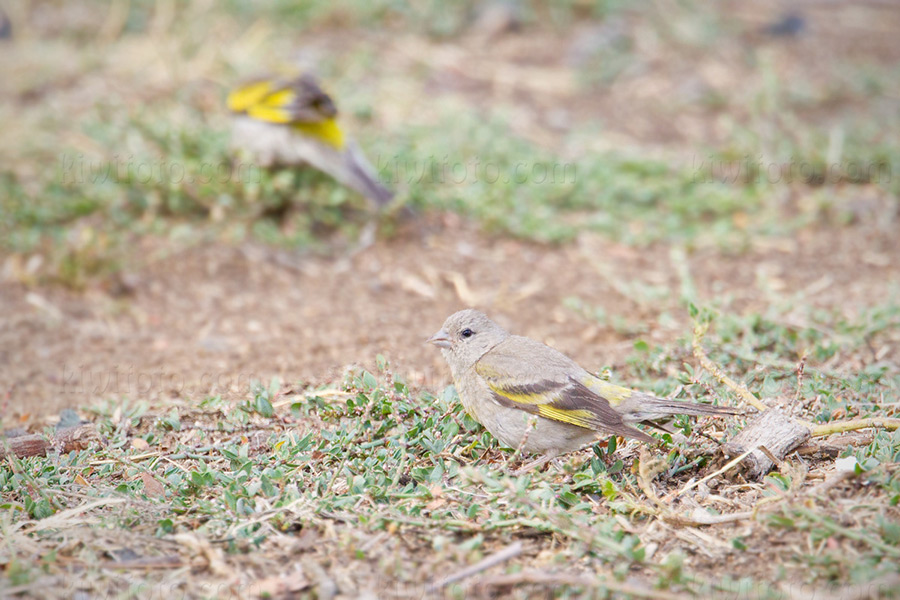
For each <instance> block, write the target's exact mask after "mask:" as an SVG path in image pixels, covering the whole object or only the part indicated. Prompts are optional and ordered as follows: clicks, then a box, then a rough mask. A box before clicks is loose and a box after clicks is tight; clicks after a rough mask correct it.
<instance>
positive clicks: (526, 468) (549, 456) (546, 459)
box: [510, 452, 559, 477]
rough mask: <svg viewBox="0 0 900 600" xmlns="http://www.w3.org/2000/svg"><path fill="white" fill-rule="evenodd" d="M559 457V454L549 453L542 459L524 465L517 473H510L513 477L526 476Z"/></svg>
mask: <svg viewBox="0 0 900 600" xmlns="http://www.w3.org/2000/svg"><path fill="white" fill-rule="evenodd" d="M557 456H559V453H558V452H548V453H547V454H545V455H543V456H542V457H540V458H538V459H536V460H533V461H531V462H530V463H526V464H524V465H522V466H521V467H520V468H518V469H516V470H515V471H513V472H512V473H510V475H512V476H513V477H518V476H519V475H524V474H525V473H528V472H529V471H533V470H534V469H537V468H538V467H543V466H544V465H545V464H547V463H548V462H550V461H551V460H553V459H554V458H556V457H557Z"/></svg>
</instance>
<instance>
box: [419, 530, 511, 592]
mask: <svg viewBox="0 0 900 600" xmlns="http://www.w3.org/2000/svg"><path fill="white" fill-rule="evenodd" d="M520 554H522V542H513V543H512V544H510V545H509V546H507V547H506V548H504V549H503V550H500V551H498V552H494V553H493V554H491V555H490V556H487V557H485V558H484V559H482V560H480V561H479V562H477V563H475V564H474V565H472V566H471V567H466V568H465V569H462V570H461V571H457V572H456V573H453V574H451V575H448V576H446V577H444V578H443V579H439V580H438V581H436V582H435V583H434V584H432V585H431V586H430V587H431V589H432V590H439V589H441V588H444V587H447V586H448V585H450V584H451V583H455V582H457V581H460V580H462V579H466V578H468V577H471V576H472V575H477V574H478V573H481V572H482V571H485V570H487V569H490V568H491V567H493V566H494V565H499V564H501V563H504V562H506V561H508V560H510V559H512V558H515V557H517V556H518V555H520Z"/></svg>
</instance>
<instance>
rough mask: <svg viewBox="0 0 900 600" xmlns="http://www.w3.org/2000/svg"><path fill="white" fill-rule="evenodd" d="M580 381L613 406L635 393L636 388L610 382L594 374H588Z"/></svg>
mask: <svg viewBox="0 0 900 600" xmlns="http://www.w3.org/2000/svg"><path fill="white" fill-rule="evenodd" d="M580 383H581V384H582V385H584V387H586V388H587V389H589V390H591V391H592V392H594V393H595V394H597V395H598V396H601V397H603V398H606V401H607V402H609V404H610V405H611V406H619V405H620V404H622V403H623V402H625V401H626V400H628V399H629V398H630V397H631V395H632V394H634V390H631V389H628V388H626V387H622V386H619V385H615V384H613V383H609V382H608V381H604V380H602V379H599V378H597V377H594V376H593V375H588V376H587V377H585V378H584V379H583V380H582V381H581V382H580Z"/></svg>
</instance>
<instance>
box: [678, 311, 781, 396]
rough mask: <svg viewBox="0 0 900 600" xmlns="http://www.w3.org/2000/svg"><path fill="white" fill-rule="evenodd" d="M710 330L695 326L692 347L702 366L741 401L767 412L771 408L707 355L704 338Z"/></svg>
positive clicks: (701, 324) (703, 324)
mask: <svg viewBox="0 0 900 600" xmlns="http://www.w3.org/2000/svg"><path fill="white" fill-rule="evenodd" d="M707 329H709V324H708V323H697V324H696V325H695V326H694V341H693V343H692V347H693V349H694V356H695V357H696V358H697V360H698V361H700V366H701V367H703V368H704V369H706V370H707V371H708V372H709V373H710V374H711V375H712V376H713V377H715V378H716V380H718V382H719V383H721V384H722V385H724V386H725V387H727V388H729V389H730V390H732V391H733V392H734V393H736V394H737V395H738V396H740V397H741V399H742V400H743V401H744V402H746V403H747V404H749V405H750V406H752V407H753V408H755V409H756V410H758V411H760V412H763V411H765V410H767V409H768V408H769V407H768V406H766V405H765V404H763V403H762V402H760V400H759V399H758V398H757V397H756V396H754V395H753V394H752V393H750V390H748V389H747V386H745V385H744V384H743V383H737V382H736V381H735V380H734V379H732V378H731V377H729V376H728V375H726V374H725V372H724V371H722V369H720V368H719V366H718V365H717V364H716V363H714V362H713V361H711V360H710V359H709V357H708V356H707V355H706V352H705V351H704V350H703V345H702V344H703V336H705V335H706V331H707Z"/></svg>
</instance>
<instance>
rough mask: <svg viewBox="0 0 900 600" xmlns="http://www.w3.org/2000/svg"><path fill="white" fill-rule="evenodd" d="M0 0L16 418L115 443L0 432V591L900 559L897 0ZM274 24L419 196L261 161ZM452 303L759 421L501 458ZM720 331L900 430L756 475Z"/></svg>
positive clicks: (642, 577)
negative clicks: (471, 393)
mask: <svg viewBox="0 0 900 600" xmlns="http://www.w3.org/2000/svg"><path fill="white" fill-rule="evenodd" d="M4 9H5V10H6V11H7V12H8V16H9V18H10V22H11V23H12V37H11V39H8V40H5V41H3V42H2V43H3V44H6V45H7V46H8V48H7V51H8V52H9V54H10V56H11V57H12V59H11V60H9V61H7V63H6V64H5V65H4V67H3V69H4V76H3V77H0V79H2V81H3V83H2V84H0V94H2V95H3V97H4V98H6V99H7V100H8V102H6V103H4V105H3V107H2V108H0V123H3V129H4V132H5V133H4V136H5V138H6V140H7V143H5V144H4V147H3V148H0V159H2V164H3V165H4V166H3V167H2V172H0V193H2V207H0V208H2V211H3V213H2V216H3V220H2V222H0V236H2V242H0V277H2V281H3V285H2V287H0V305H2V307H3V315H2V321H0V394H2V396H0V419H2V423H0V424H2V428H3V429H4V430H6V440H5V441H4V444H6V443H8V442H9V441H10V440H12V439H14V438H13V437H12V436H13V435H16V434H20V433H24V432H38V433H43V434H45V435H47V436H48V437H52V436H53V435H54V430H53V427H54V426H55V424H56V423H57V421H59V420H60V418H64V419H67V418H70V417H69V416H67V412H65V411H66V409H73V410H75V411H76V413H77V415H78V417H79V418H80V419H82V421H83V422H84V423H86V424H91V426H92V428H93V429H92V431H93V430H96V431H97V432H98V439H96V440H94V441H93V442H91V443H88V444H84V446H83V447H79V448H77V449H75V450H73V451H72V452H70V453H58V452H56V451H51V452H50V454H49V455H48V456H46V457H44V456H39V457H30V458H14V457H13V456H11V455H6V456H5V457H4V458H3V462H2V463H0V490H2V491H3V500H2V501H0V510H2V512H0V532H2V534H3V535H2V537H3V541H2V542H0V569H2V570H0V595H6V594H9V595H19V596H22V597H46V596H52V595H54V594H56V595H58V596H59V597H71V596H73V595H76V594H82V595H83V597H94V596H100V597H106V596H112V595H116V596H122V597H153V596H157V595H158V596H160V597H162V596H169V595H179V596H184V597H260V596H266V595H268V596H290V595H291V594H306V595H309V596H315V597H332V596H336V595H339V596H342V597H348V598H350V597H398V598H409V597H413V598H420V597H441V596H442V595H446V596H448V597H489V596H493V597H505V596H512V597H531V596H533V595H535V594H537V593H544V594H547V595H549V596H561V597H570V596H572V597H580V596H581V595H587V596H591V595H597V596H604V595H609V596H614V597H660V598H674V597H688V596H691V595H700V596H703V597H709V596H717V595H722V596H726V595H727V596H729V597H732V596H737V595H745V596H748V597H777V596H779V595H780V596H782V597H793V598H812V597H817V598H819V597H829V598H830V597H835V598H837V597H854V598H859V597H874V596H876V595H878V594H882V595H887V596H889V595H890V594H891V593H896V592H895V591H894V590H896V589H897V588H898V587H900V586H898V570H897V566H896V565H897V564H898V562H900V561H898V558H900V529H898V527H897V522H898V517H900V515H898V512H897V511H898V509H897V504H898V499H900V475H898V471H897V468H896V467H897V456H898V452H900V440H898V434H897V433H896V432H895V431H893V430H894V429H896V426H895V421H891V419H895V416H896V407H897V403H898V388H900V367H898V365H900V298H898V292H900V288H898V271H897V267H896V261H897V257H898V256H900V241H898V238H897V235H896V231H897V228H898V223H900V201H898V192H900V188H898V186H897V183H896V180H895V177H896V174H897V173H900V162H898V157H900V146H898V143H897V140H898V139H900V137H898V135H900V106H898V98H900V87H898V82H900V73H898V71H897V67H896V64H897V59H898V58H900V47H898V46H897V44H896V43H895V42H894V39H896V34H897V33H900V11H898V10H897V9H896V8H894V7H893V6H891V5H889V4H886V3H879V2H868V3H860V4H851V3H840V2H838V3H828V4H827V5H821V6H820V5H807V4H802V5H797V7H795V10H793V12H791V11H788V12H780V11H781V10H783V9H782V8H781V7H780V5H776V4H774V3H772V4H768V3H761V4H754V5H753V6H752V7H746V6H743V5H738V4H736V3H734V4H733V5H731V4H729V3H726V4H722V5H719V6H717V8H716V9H715V10H712V9H709V8H708V7H692V6H689V5H682V4H674V3H665V2H664V3H654V4H643V3H642V4H639V5H637V6H635V7H619V6H616V5H615V3H597V4H596V5H595V4H590V3H579V2H575V3H568V4H550V5H546V6H545V5H539V4H531V3H521V4H516V3H512V4H505V3H500V4H496V5H491V8H485V7H481V6H477V5H474V4H473V5H468V4H466V5H462V4H461V5H459V6H458V7H457V8H444V9H439V8H430V7H429V8H426V7H415V8H413V7H411V6H407V5H405V4H395V5H389V4H383V3H373V4H365V5H363V4H357V3H354V2H352V1H350V0H347V1H345V2H338V3H317V2H314V3H307V4H305V5H303V6H293V5H291V3H280V2H275V3H268V4H265V5H264V6H259V7H255V8H253V9H252V10H251V9H250V8H244V7H240V6H227V7H225V6H224V5H223V6H221V7H219V6H217V7H215V8H210V7H202V8H201V7H200V6H199V5H195V4H184V5H182V4H180V3H165V2H160V3H142V2H136V3H134V4H133V5H129V4H113V5H112V6H111V8H110V10H109V11H108V12H107V13H106V14H105V15H102V16H101V15H98V14H97V12H96V8H95V7H93V5H91V4H90V3H84V4H82V3H66V4H58V3H54V2H38V3H31V4H27V5H25V4H22V5H19V4H12V5H10V6H9V7H4ZM207 10H208V11H209V13H208V14H206V13H205V12H204V11H207ZM779 27H780V28H781V29H779ZM773 28H774V29H773ZM785 28H787V30H788V31H787V33H785V32H784V31H782V30H783V29H785ZM297 31H302V32H303V35H302V36H299V38H298V36H297V35H296V32H297ZM271 56H284V57H290V58H285V60H297V61H300V63H301V64H303V65H304V66H306V67H307V68H309V67H310V66H314V68H315V70H316V71H317V72H318V73H319V74H320V76H321V77H322V79H323V80H324V81H325V82H326V83H327V84H328V87H329V89H330V90H331V91H332V92H333V94H334V96H335V98H336V99H337V100H338V107H339V109H341V110H342V111H343V115H344V116H343V118H344V120H345V122H346V123H347V125H348V127H349V128H350V129H351V130H353V131H354V133H356V135H357V136H358V137H359V140H360V143H361V145H362V146H363V147H364V148H365V149H366V151H367V153H368V154H369V156H370V159H371V160H372V162H373V164H374V165H376V167H377V168H378V169H379V171H380V174H381V176H382V178H383V180H384V181H385V182H387V183H388V184H390V185H392V186H393V187H395V188H396V189H397V190H398V192H399V196H398V200H397V204H398V205H399V204H405V205H407V206H409V207H411V208H412V209H413V210H412V212H411V213H406V212H403V211H401V210H394V211H389V214H383V215H375V216H373V215H372V214H371V211H370V210H369V209H368V208H367V207H366V205H365V203H364V202H363V201H362V199H360V198H358V197H356V196H355V195H354V194H352V193H350V192H348V191H346V190H344V189H343V188H341V187H340V186H338V185H337V184H335V183H334V182H333V181H331V180H330V179H328V178H327V177H324V176H321V175H317V174H314V173H310V172H308V171H298V170H295V169H273V170H263V171H258V172H251V174H250V175H249V176H246V177H244V176H240V174H239V172H238V171H236V170H234V167H235V165H236V164H238V163H236V162H235V161H238V160H241V159H239V158H237V156H238V150H236V149H233V148H230V147H229V145H228V119H229V117H228V115H227V114H226V112H225V111H224V108H223V106H222V98H223V95H224V92H225V90H226V89H227V88H228V87H229V86H230V85H233V83H234V82H236V81H239V80H240V79H241V78H242V77H247V76H252V75H254V74H256V73H257V72H259V71H260V70H265V69H271V68H276V67H277V65H271V64H266V63H267V61H269V62H271V59H270V58H267V57H271ZM373 57H376V58H373ZM95 164H96V165H100V167H101V169H102V168H105V167H108V166H109V165H115V166H116V168H117V169H120V170H121V172H115V171H114V174H113V175H110V174H109V172H108V171H106V172H104V173H103V174H102V175H103V176H101V177H98V176H97V173H98V172H97V171H96V169H95V167H93V166H92V165H95ZM140 165H157V166H158V167H159V168H160V169H161V171H160V172H164V174H163V175H160V176H156V175H150V176H148V177H144V176H143V175H142V174H141V172H140V171H139V169H140V168H141V167H140ZM210 165H212V166H213V167H214V168H218V167H221V166H222V165H225V166H227V167H228V168H229V171H228V176H227V177H224V178H215V177H213V178H209V177H206V175H207V174H208V171H207V170H205V169H208V168H209V166H210ZM174 167H177V168H178V169H180V170H183V173H186V174H187V176H185V177H174V176H173V168H174ZM460 169H462V171H460ZM491 169H496V171H494V173H495V175H496V177H495V178H492V177H491V173H492V171H491ZM178 172H179V173H182V171H178ZM165 173H167V174H165ZM548 174H550V175H548ZM245 175H246V173H245ZM373 233H374V237H372V235H371V234H373ZM467 306H475V307H478V308H480V309H482V310H485V311H486V312H488V313H489V314H490V315H491V316H492V317H493V318H495V319H496V320H497V321H498V322H500V323H501V324H502V325H503V326H504V327H506V328H507V329H509V330H511V331H513V332H515V333H519V334H522V335H528V336H531V337H534V338H537V339H539V340H542V341H544V342H546V343H548V344H550V345H552V346H554V347H556V348H558V349H559V350H561V351H563V352H565V353H566V354H568V355H570V356H572V357H573V358H575V359H576V360H577V361H578V362H579V363H581V364H582V365H584V366H585V367H586V368H588V369H590V370H592V371H594V372H597V373H604V376H609V377H610V378H612V379H613V380H614V381H617V382H620V383H623V384H626V385H630V386H633V387H635V388H638V389H642V390H645V391H649V392H652V393H655V394H657V395H661V396H675V397H677V398H679V399H683V400H703V401H716V402H719V403H723V404H730V405H735V406H740V407H742V408H747V409H748V414H747V415H745V416H743V417H741V418H737V419H729V420H720V419H716V420H712V419H700V420H697V419H679V420H677V421H676V425H677V428H676V429H677V432H676V433H673V434H671V435H670V434H667V435H666V436H664V445H663V446H660V447H656V448H645V449H643V450H642V449H640V448H639V447H638V445H637V444H635V443H634V442H630V443H627V444H626V443H624V442H623V441H622V440H619V441H618V443H609V444H607V443H605V442H604V443H601V445H599V446H597V447H595V448H588V449H585V450H583V451H581V452H577V453H573V454H571V455H568V456H566V457H563V458H561V459H558V460H557V461H555V462H554V463H552V464H551V465H549V466H548V467H547V468H546V469H545V470H542V471H538V472H533V473H529V474H526V475H522V476H513V475H510V474H509V473H510V472H511V471H512V470H513V469H512V467H513V466H514V463H515V464H517V463H518V462H519V459H520V457H517V456H514V455H513V452H512V451H511V450H505V449H501V448H499V447H498V446H497V444H496V442H495V441H494V440H493V439H492V438H491V436H490V435H489V434H487V433H486V432H484V431H483V430H482V429H481V428H480V427H479V426H478V424H477V423H475V422H474V421H472V420H471V419H470V418H469V417H467V416H466V415H464V413H463V412H462V410H461V408H460V405H459V402H458V399H457V398H456V396H455V391H454V390H453V388H452V387H451V386H450V384H451V381H450V377H449V371H448V369H447V367H446V365H445V364H444V362H443V360H442V358H441V356H440V354H439V352H438V351H437V350H436V349H434V348H432V347H428V346H427V345H426V344H425V340H426V339H427V338H428V337H429V336H430V335H431V334H432V333H434V332H435V331H436V330H437V329H438V328H439V327H440V326H441V324H442V322H443V320H444V318H445V317H446V316H448V315H449V314H450V313H452V312H453V311H455V310H457V309H459V308H462V307H467ZM698 326H699V327H701V328H702V327H708V332H707V333H706V334H705V337H703V338H702V339H701V338H700V337H699V336H698V335H697V334H695V333H694V332H695V328H697V327H698ZM695 345H696V346H697V347H698V348H699V349H700V350H701V351H702V352H704V353H705V354H707V355H708V356H709V358H710V359H711V360H712V362H713V363H714V364H715V365H717V366H718V367H719V369H721V371H722V372H723V373H724V374H726V375H728V376H730V377H731V378H733V379H735V380H737V381H740V382H741V384H743V385H746V386H747V388H748V389H749V390H750V392H751V393H752V394H754V396H755V397H758V398H760V399H761V400H762V401H763V402H764V403H765V404H766V405H768V406H770V407H773V408H775V407H777V408H780V409H782V410H783V411H785V412H786V413H787V414H790V415H793V417H795V418H799V419H802V420H804V421H808V422H811V423H812V424H813V425H814V426H817V427H820V428H823V427H824V428H827V427H837V425H838V424H840V423H841V422H845V421H849V420H852V419H858V418H865V417H874V418H877V419H879V421H878V422H877V423H875V424H874V425H875V427H868V428H859V429H858V430H854V431H851V432H849V433H845V434H834V435H821V436H816V437H814V438H813V439H812V440H810V442H808V443H807V444H805V445H803V446H802V447H801V448H800V450H798V451H797V452H793V453H790V454H788V456H787V457H785V458H784V460H783V461H780V463H779V464H778V465H777V466H776V468H775V470H774V471H773V472H772V473H771V474H769V475H768V476H766V477H765V478H763V479H760V480H755V479H753V478H750V477H748V476H747V474H746V473H744V474H741V471H740V468H739V467H737V466H736V465H731V466H729V465H728V457H727V456H725V455H724V454H723V453H722V451H721V449H720V444H721V443H722V442H725V441H728V440H730V439H733V438H734V436H736V435H737V434H738V433H739V432H740V431H741V430H742V429H744V428H745V427H747V426H748V425H749V424H750V423H752V421H753V419H754V415H753V414H752V411H751V410H750V409H749V407H747V406H746V403H745V402H744V401H743V400H742V396H741V393H740V391H739V390H738V388H737V387H736V386H734V385H729V384H728V383H727V382H725V381H724V380H723V378H722V377H721V376H718V377H717V376H716V374H715V373H711V372H709V369H703V368H702V367H701V366H700V354H699V352H698V350H697V349H695V348H694V346H695ZM848 460H850V461H851V462H847V461H848ZM852 461H855V462H852ZM842 465H843V466H842ZM846 465H850V466H849V467H847V466H846ZM485 558H486V559H487V560H488V563H487V564H484V563H480V562H479V561H481V560H482V559H485ZM473 565H474V568H473V569H472V572H469V573H467V572H466V569H467V568H468V567H473Z"/></svg>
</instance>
